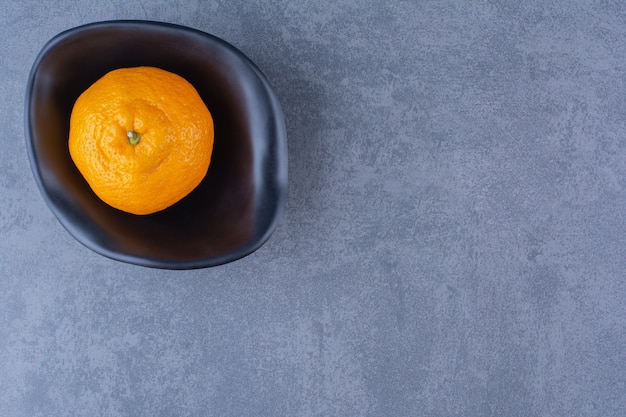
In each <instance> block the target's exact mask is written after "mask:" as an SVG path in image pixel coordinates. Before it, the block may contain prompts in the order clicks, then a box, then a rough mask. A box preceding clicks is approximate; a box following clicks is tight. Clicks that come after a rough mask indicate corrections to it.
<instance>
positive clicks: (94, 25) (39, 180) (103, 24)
mask: <svg viewBox="0 0 626 417" xmlns="http://www.w3.org/2000/svg"><path fill="white" fill-rule="evenodd" d="M111 27H119V28H126V29H131V30H132V29H133V28H142V29H144V30H145V29H148V30H150V29H152V28H168V29H170V30H173V31H176V32H182V33H187V34H194V35H196V36H200V37H202V38H205V39H208V40H209V41H210V42H212V43H215V44H218V45H219V46H220V47H221V48H225V49H227V50H229V52H231V53H233V54H234V55H236V56H237V57H238V58H239V59H241V60H242V61H243V62H245V63H246V64H247V65H248V66H249V68H250V69H251V70H252V72H253V73H254V75H255V76H256V77H257V78H258V80H259V81H260V82H261V84H262V85H263V88H264V90H265V93H266V95H267V101H268V104H269V106H270V107H271V108H272V113H273V114H274V115H276V116H277V117H275V118H274V122H275V124H276V128H277V130H278V133H277V135H276V136H277V140H275V141H274V142H273V146H274V147H275V148H276V154H277V155H279V158H277V159H278V160H279V161H282V163H279V164H276V166H275V167H274V168H275V171H276V175H275V178H276V180H275V184H276V185H277V187H276V188H277V190H278V191H279V192H278V193H277V195H276V210H275V211H274V212H273V213H272V216H271V221H270V222H269V223H268V225H267V227H266V228H265V230H264V231H263V233H262V234H261V235H260V236H258V237H256V238H254V239H253V240H252V241H250V242H246V244H245V245H243V246H242V247H240V248H237V249H235V250H233V251H230V252H227V253H225V254H222V255H219V256H213V257H205V258H201V259H192V260H163V259H158V258H152V257H150V258H148V257H143V256H140V255H133V254H129V253H124V252H119V251H115V250H111V249H108V248H105V247H103V246H101V245H99V244H97V243H96V242H94V241H93V240H91V239H82V238H80V235H81V233H80V232H79V231H80V227H77V226H76V225H75V224H74V223H72V222H69V221H67V220H66V217H69V216H67V214H66V213H65V212H64V211H63V210H62V209H61V208H60V207H59V206H57V205H56V204H55V203H54V202H53V201H52V200H53V199H52V198H51V195H50V193H49V190H48V189H47V187H46V186H45V184H44V182H43V176H42V172H41V168H40V166H39V163H38V161H37V159H38V157H37V155H36V152H35V149H34V146H33V145H34V142H35V135H34V132H33V121H32V112H31V109H32V102H33V90H34V88H35V78H36V76H37V74H38V71H39V68H40V66H41V63H42V62H43V60H44V59H45V58H46V56H47V55H48V54H49V53H50V51H51V50H52V49H53V48H54V47H55V46H57V45H59V44H61V43H62V42H63V41H65V40H66V39H68V38H69V37H72V36H76V35H78V34H80V33H81V32H87V31H92V30H98V29H106V28H111ZM24 108H25V112H24V115H25V117H24V121H25V131H24V133H25V139H26V145H27V146H26V148H27V153H28V158H29V162H30V166H31V171H32V172H33V177H34V180H35V183H36V184H37V188H38V189H39V192H40V194H41V195H42V197H43V199H44V201H45V203H46V205H47V206H48V209H49V210H50V211H51V212H52V213H53V215H54V216H55V217H56V219H57V220H58V221H59V223H61V225H62V226H63V227H64V228H65V230H66V231H67V232H68V233H69V234H70V235H71V236H72V237H74V238H75V239H76V240H77V241H78V242H79V243H80V244H82V245H83V246H85V247H87V248H88V249H90V250H92V251H93V252H95V253H98V254H100V255H102V256H104V257H107V258H109V259H113V260H116V261H120V262H123V263H128V264H133V265H138V266H144V267H149V268H156V269H169V270H190V269H201V268H209V267H215V266H219V265H224V264H227V263H230V262H234V261H236V260H239V259H241V258H244V257H246V256H248V255H250V254H252V253H253V252H255V251H256V250H257V249H259V248H260V247H261V246H263V244H265V243H266V242H267V240H268V239H269V238H270V236H271V235H272V234H273V233H274V231H275V229H276V227H277V226H278V224H279V223H280V221H281V220H282V218H283V216H284V212H285V210H286V207H285V206H286V202H287V192H288V187H287V184H288V163H287V157H288V150H287V133H286V123H285V119H284V113H283V111H282V107H281V105H280V102H279V100H278V97H277V96H276V93H275V92H274V90H273V88H272V86H271V84H270V83H269V81H268V79H267V77H266V76H265V75H264V74H263V72H262V71H261V70H260V68H259V67H258V66H257V65H256V64H255V63H254V62H253V61H252V60H251V59H250V58H249V57H248V56H246V55H245V54H244V53H243V52H242V51H241V50H239V49H238V48H236V47H235V46H233V45H232V44H230V43H229V42H227V41H225V40H224V39H222V38H219V37H217V36H215V35H212V34H210V33H207V32H204V31H202V30H199V29H195V28H192V27H188V26H184V25H180V24H175V23H169V22H163V21H156V20H141V19H115V20H102V21H96V22H91V23H86V24H82V25H79V26H75V27H72V28H69V29H66V30H63V31H61V32H59V33H58V34H56V35H54V36H53V37H52V38H50V39H49V40H48V41H46V42H45V43H44V45H43V47H42V48H41V50H40V51H39V52H38V54H37V56H36V58H35V60H34V61H33V64H32V66H31V69H30V72H29V75H28V79H27V84H26V97H25V100H24Z"/></svg>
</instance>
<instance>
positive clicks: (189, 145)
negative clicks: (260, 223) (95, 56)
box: [68, 67, 213, 214]
mask: <svg viewBox="0 0 626 417" xmlns="http://www.w3.org/2000/svg"><path fill="white" fill-rule="evenodd" d="M68 145H69V151H70V155H71V157H72V160H73V161H74V163H75V164H76V167H77V168H78V170H79V171H80V173H81V174H82V176H83V177H84V178H85V180H86V181H87V183H88V184H89V186H90V187H91V189H92V190H93V191H94V193H95V194H96V195H97V196H98V197H100V199H102V200H103V201H104V202H105V203H107V204H109V205H110V206H112V207H115V208H117V209H119V210H123V211H126V212H128V213H133V214H150V213H155V212H158V211H161V210H163V209H165V208H167V207H169V206H171V205H173V204H174V203H176V202H178V201H179V200H181V199H182V198H183V197H185V196H186V195H187V194H189V193H190V192H191V191H192V190H193V189H194V188H196V187H197V186H198V184H199V183H200V182H201V181H202V179H203V178H204V177H205V175H206V173H207V170H208V168H209V164H210V162H211V153H212V151H213V119H212V117H211V113H210V112H209V110H208V109H207V107H206V105H205V104H204V102H203V101H202V99H201V98H200V96H199V94H198V92H197V91H196V89H195V88H194V87H193V86H192V85H191V84H190V83H189V82H187V81H186V80H185V79H184V78H182V77H180V76H179V75H176V74H173V73H171V72H168V71H164V70H162V69H158V68H154V67H135V68H121V69H117V70H114V71H111V72H109V73H107V74H106V75H104V76H103V77H102V78H100V79H99V80H98V81H96V82H95V83H94V84H93V85H91V86H90V87H89V88H88V89H87V90H85V92H83V93H82V94H81V95H80V97H78V99H77V100H76V103H75V104H74V108H73V109H72V115H71V118H70V133H69V141H68Z"/></svg>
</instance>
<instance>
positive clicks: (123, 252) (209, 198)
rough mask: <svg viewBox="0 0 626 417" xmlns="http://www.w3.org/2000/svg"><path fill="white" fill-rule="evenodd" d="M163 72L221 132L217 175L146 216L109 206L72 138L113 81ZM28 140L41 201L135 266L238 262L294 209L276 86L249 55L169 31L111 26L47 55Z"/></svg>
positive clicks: (67, 36) (55, 46)
mask: <svg viewBox="0 0 626 417" xmlns="http://www.w3.org/2000/svg"><path fill="white" fill-rule="evenodd" d="M144 65H145V66H154V67H158V68H162V69H164V70H167V71H171V72H173V73H176V74H178V75H180V76H182V77H184V78H185V79H187V80H188V81H189V82H190V83H191V84H193V85H194V86H195V88H196V89H197V90H198V92H199V93H200V96H201V97H202V99H203V100H204V102H205V103H206V105H207V107H208V108H209V110H210V111H211V114H212V116H213V119H214V124H215V143H214V148H213V155H212V159H211V165H210V167H209V171H208V173H207V175H206V177H205V178H204V180H203V181H202V183H201V184H200V185H199V186H198V187H197V188H196V189H195V190H194V191H192V192H191V193H190V194H189V195H188V196H187V197H185V198H184V199H182V200H181V201H180V202H178V203H176V204H175V205H173V206H171V207H169V208H167V209H165V210H163V211H161V212H158V213H155V214H151V215H146V216H137V215H133V214H128V213H125V212H122V211H119V210H116V209H114V208H112V207H110V206H108V205H107V204H106V203H104V202H102V201H101V200H100V199H99V198H98V197H97V196H96V195H95V194H94V193H93V192H92V191H91V189H90V188H89V186H88V185H87V182H86V181H85V180H84V179H83V177H82V176H81V174H80V173H79V172H78V170H77V169H76V167H75V166H74V163H73V162H72V160H71V158H70V155H69V150H68V145H67V140H68V131H69V120H70V114H71V111H72V107H73V105H74V102H75V100H76V99H77V98H78V96H79V95H80V94H81V93H82V92H83V91H84V90H85V89H87V88H88V87H89V86H90V85H91V84H92V83H94V82H95V81H96V80H98V79H99V78H100V77H102V76H103V75H104V74H106V73H107V72H109V71H111V70H113V69H116V68H123V67H134V66H144ZM26 136H27V144H28V150H29V157H30V162H31V167H32V170H33V173H34V176H35V180H36V182H37V185H38V186H39V189H40V190H41V193H42V195H43V197H44V199H45V201H46V203H47V204H48V206H49V207H50V209H51V210H52V212H53V213H54V214H55V216H56V217H57V218H58V219H59V221H60V222H61V224H62V225H63V226H64V227H65V228H66V229H67V230H68V231H69V233H70V234H71V235H73V236H74V237H75V238H76V239H77V240H78V241H80V242H81V243H82V244H84V245H85V246H87V247H88V248H90V249H92V250H94V251H95V252H98V253H100V254H102V255H104V256H107V257H110V258H113V259H117V260H119V261H124V262H129V263H133V264H138V265H143V266H149V267H155V268H166V269H192V268H204V267H209V266H215V265H219V264H223V263H226V262H230V261H234V260H236V259H239V258H241V257H243V256H246V255H248V254H250V253H252V252H253V251H255V250H256V249H257V248H259V247H260V246H261V245H262V244H263V243H264V242H265V241H266V240H267V239H268V238H269V236H270V234H271V233H272V232H273V230H274V228H275V227H276V225H277V222H278V221H279V219H280V217H281V215H282V212H283V208H284V204H285V199H286V187H287V140H286V133H285V122H284V118H283V114H282V111H281V108H280V105H279V103H278V100H277V98H276V95H275V94H274V92H273V91H272V88H271V87H270V85H269V84H268V82H267V80H266V78H265V77H264V76H263V74H261V72H260V71H259V69H258V68H257V67H256V66H255V65H254V64H253V63H252V62H251V61H250V60H249V59H248V58H246V57H245V56H244V55H243V54H242V53H241V52H240V51H238V50H237V49H236V48H234V47H233V46H231V45H229V44H228V43H226V42H225V41H223V40H221V39H218V38H216V37H214V36H211V35H209V34H206V33H203V32H200V31H197V30H193V29H189V28H186V27H182V26H176V25H171V24H165V23H157V22H147V21H110V22H100V23H93V24H89V25H85V26H81V27H77V28H74V29H71V30H68V31H66V32H63V33H61V34H59V35H57V36H56V37H54V38H53V39H52V40H50V41H49V42H48V43H47V44H46V45H45V47H44V48H43V50H42V51H41V53H40V54H39V56H38V57H37V59H36V61H35V63H34V65H33V68H32V70H31V73H30V78H29V81H28V87H27V93H26Z"/></svg>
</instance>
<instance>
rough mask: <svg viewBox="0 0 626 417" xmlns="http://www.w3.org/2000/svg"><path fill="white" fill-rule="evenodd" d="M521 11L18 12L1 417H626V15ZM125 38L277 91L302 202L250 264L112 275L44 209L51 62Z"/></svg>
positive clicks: (11, 48)
mask: <svg viewBox="0 0 626 417" xmlns="http://www.w3.org/2000/svg"><path fill="white" fill-rule="evenodd" d="M515 3H516V2H496V1H477V2H469V1H467V2H466V1H421V2H411V1H399V0H398V1H391V2H383V1H367V2H366V1H363V2H359V1H338V2H337V1H320V2H309V1H301V0H300V1H288V2H287V1H272V2H247V1H216V2H203V1H178V2H176V1H172V2H170V1H163V0H160V1H152V2H140V1H128V0H126V1H118V0H112V1H106V2H100V1H95V0H91V1H81V2H74V1H53V2H52V1H51V2H45V4H44V3H43V2H40V1H32V0H20V1H14V0H9V1H3V2H2V3H0V37H1V39H2V42H1V43H0V56H1V60H0V97H1V98H2V102H1V104H0V106H1V112H0V144H1V148H0V234H1V237H2V238H1V239H0V393H1V394H0V416H3V417H4V416H7V417H20V416H29V417H34V416H134V417H136V416H433V417H434V416H442V417H443V416H446V417H449V416H568V417H571V416H624V415H626V371H625V369H626V347H625V346H626V137H625V136H626V3H623V2H619V1H613V2H594V1H550V2H540V1H532V2H521V3H522V4H520V5H515ZM547 4H549V5H547ZM123 18H124V19H125V18H138V19H150V20H159V21H166V22H172V23H178V24H183V25H186V26H190V27H193V28H197V29H200V30H203V31H206V32H209V33H212V34H214V35H217V36H219V37H222V38H224V39H226V40H227V41H229V42H231V43H233V44H234V45H235V46H237V47H238V48H240V49H241V50H242V51H243V52H244V53H246V54H247V55H248V56H250V57H251V58H252V59H253V60H254V61H255V62H256V63H257V64H258V65H259V67H260V68H261V69H262V70H263V72H264V73H265V74H266V75H267V77H268V79H269V80H270V82H271V83H272V84H273V86H274V87H275V89H276V92H277V94H278V96H279V98H280V100H281V103H282V105H283V107H284V111H285V114H286V119H287V129H288V134H289V173H290V178H289V180H290V183H289V198H288V202H287V207H286V212H285V216H284V218H283V221H282V222H281V224H280V226H279V227H278V229H277V230H276V232H275V233H274V235H273V236H272V237H271V238H270V240H269V241H268V242H267V243H266V244H265V245H264V246H263V247H261V248H260V249H259V250H258V251H257V252H255V253H253V254H252V255H250V256H248V257H246V258H244V259H241V260H239V261H237V262H235V263H232V264H228V265H224V266H220V267H217V268H212V269H202V270H195V271H163V270H155V269H148V268H142V267H137V266H132V265H128V264H123V263H119V262H115V261H112V260H109V259H107V258H104V257H101V256H99V255H97V254H95V253H93V252H91V251H89V250H88V249H86V248H84V247H83V246H81V245H80V244H79V243H78V242H76V241H75V240H74V239H73V238H72V237H71V236H69V235H68V233H67V232H66V231H65V230H64V229H63V228H62V227H61V226H60V224H59V223H58V222H57V220H56V219H55V217H54V216H53V215H52V214H51V212H50V211H49V210H48V208H47V207H46V205H45V203H44V201H43V199H42V197H41V196H40V194H39V191H38V190H37V187H36V185H35V182H34V180H33V176H32V174H31V171H30V166H29V162H28V158H27V154H26V147H25V138H24V114H23V113H24V95H25V85H26V80H27V76H28V72H29V70H30V67H31V65H32V64H33V61H34V59H35V57H36V55H37V53H38V51H39V50H40V49H41V47H42V46H43V44H44V43H45V42H46V41H47V40H48V39H50V38H51V37H52V36H54V35H55V34H57V33H58V32H60V31H63V30H65V29H68V28H71V27H73V26H77V25H80V24H84V23H89V22H93V21H98V20H108V19H123Z"/></svg>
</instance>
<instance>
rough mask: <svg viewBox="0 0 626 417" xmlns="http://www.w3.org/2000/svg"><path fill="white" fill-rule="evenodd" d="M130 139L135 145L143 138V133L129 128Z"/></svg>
mask: <svg viewBox="0 0 626 417" xmlns="http://www.w3.org/2000/svg"><path fill="white" fill-rule="evenodd" d="M127 136H128V141H129V142H130V144H131V145H133V146H135V145H136V144H138V143H139V141H140V140H141V135H140V134H139V133H137V132H135V131H132V130H129V131H128V133H127Z"/></svg>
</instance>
